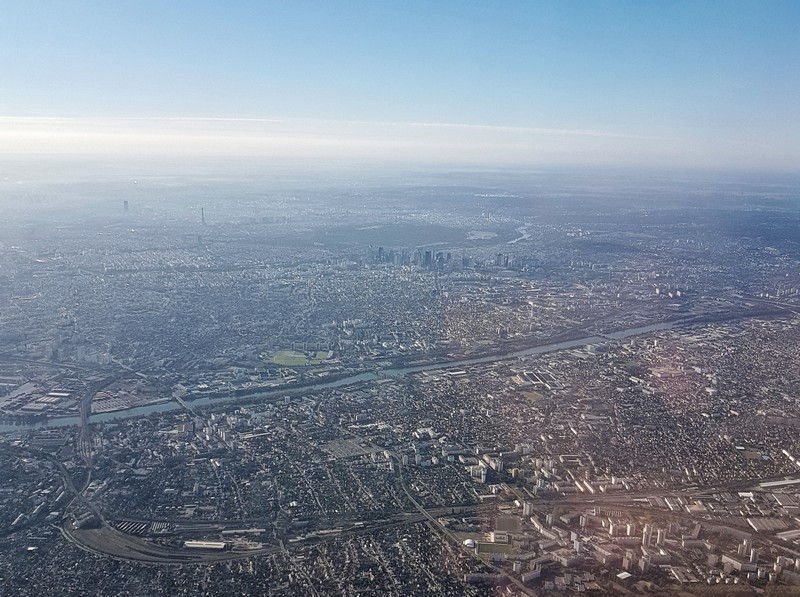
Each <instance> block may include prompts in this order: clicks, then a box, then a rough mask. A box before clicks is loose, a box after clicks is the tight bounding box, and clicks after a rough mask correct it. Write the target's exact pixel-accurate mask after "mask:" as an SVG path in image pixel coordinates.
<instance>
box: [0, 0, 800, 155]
mask: <svg viewBox="0 0 800 597" xmlns="http://www.w3.org/2000/svg"><path fill="white" fill-rule="evenodd" d="M0 81H1V82H0V86H1V88H2V90H3V91H2V93H0V153H15V152H21V153H25V152H30V153H37V152H67V153H80V152H100V153H103V152H117V151H119V152H126V151H127V152H133V153H137V152H152V151H159V150H161V151H174V152H177V153H181V152H187V151H188V152H189V153H191V152H192V151H201V152H213V151H215V149H214V148H215V147H216V148H217V151H223V150H224V151H226V152H229V151H241V152H242V153H245V154H250V153H252V154H256V155H258V154H260V153H263V154H264V155H269V156H280V155H284V154H285V155H287V156H290V157H291V156H310V157H325V156H328V155H342V156H343V157H351V158H358V157H364V156H369V155H373V156H377V157H379V158H380V157H383V158H386V159H412V158H413V157H414V156H419V157H420V159H423V160H428V159H435V158H436V157H437V156H438V157H439V158H440V159H442V160H443V161H452V162H458V161H466V162H481V161H486V162H519V163H525V162H531V163H538V162H558V163H563V162H573V163H611V164H621V165H624V164H628V163H630V164H636V163H644V164H647V165H659V164H663V165H697V166H713V167H720V166H722V167H724V166H730V167H750V168H756V169H757V168H769V167H774V168H778V169H781V168H786V169H792V168H793V167H794V169H796V168H797V167H798V166H797V164H800V148H799V147H798V146H799V145H800V141H798V139H800V109H798V105H800V2H796V1H785V2H777V1H775V2H771V1H761V2H757V1H753V2H737V1H735V0H727V1H719V2H711V1H699V0H696V1H693V2H670V1H666V0H664V1H659V2H646V1H644V0H641V1H637V2H622V1H616V2H615V1H606V2H599V1H598V2H592V1H589V0H586V1H581V2H567V1H559V2H535V1H533V0H531V1H528V2H500V1H498V2H490V1H485V2H470V1H458V2H445V1H440V2H413V1H404V2H344V1H336V2H302V1H285V2H274V3H273V2H264V1H262V2H235V1H232V2H219V1H217V2H200V1H191V2H190V1H188V0H187V1H183V2H180V1H171V2H164V1H163V0H162V1H154V2H148V1H135V2H134V1H126V0H115V1H113V2H86V1H80V0H74V1H72V2H68V1H66V0H64V1H47V2H37V1H36V0H25V1H20V2H5V1H2V0H0ZM43 118H46V119H47V120H42V119H43ZM163 119H173V120H163ZM174 119H180V120H174ZM192 119H194V120H192ZM206 119H261V120H260V121H256V122H250V123H249V124H248V121H245V120H206ZM267 120H269V121H272V120H274V121H280V122H277V123H269V122H266V121H267ZM442 125H447V126H442ZM237 140H244V141H243V143H237ZM237 148H238V149H237Z"/></svg>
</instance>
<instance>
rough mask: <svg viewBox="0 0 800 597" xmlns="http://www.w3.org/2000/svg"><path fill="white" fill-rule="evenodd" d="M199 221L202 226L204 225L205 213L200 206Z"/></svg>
mask: <svg viewBox="0 0 800 597" xmlns="http://www.w3.org/2000/svg"><path fill="white" fill-rule="evenodd" d="M200 222H201V223H202V224H203V226H205V225H206V213H205V211H203V208H202V207H201V208H200Z"/></svg>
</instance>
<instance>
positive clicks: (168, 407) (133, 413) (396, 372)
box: [0, 321, 684, 433]
mask: <svg viewBox="0 0 800 597" xmlns="http://www.w3.org/2000/svg"><path fill="white" fill-rule="evenodd" d="M681 323H684V322H682V321H671V322H664V323H655V324H650V325H645V326H639V327H633V328H628V329H625V330H619V331H616V332H612V333H609V334H607V335H604V336H586V337H583V338H576V339H574V340H566V341H564V342H554V343H552V344H542V345H541V346H534V347H532V348H525V349H523V350H515V351H512V352H507V353H504V354H500V355H490V356H484V357H475V358H471V359H458V360H452V361H441V362H437V363H428V364H425V365H415V366H410V367H400V368H388V369H380V370H378V371H368V372H365V373H357V374H354V375H350V376H348V377H343V378H341V379H337V380H336V381H328V382H320V383H317V384H311V385H305V386H302V387H296V388H293V387H291V386H287V387H285V388H278V389H275V390H269V391H266V392H260V393H258V394H251V395H249V396H229V397H221V398H200V399H198V400H192V401H191V402H188V404H189V405H190V406H192V407H203V406H209V405H213V406H217V405H220V404H226V403H229V402H230V403H233V402H237V403H253V402H258V401H259V400H269V399H274V398H279V397H281V396H289V395H292V394H300V393H302V394H307V393H308V394H310V393H312V392H314V391H316V390H324V389H327V388H339V387H342V386H349V385H353V384H357V383H361V382H364V381H374V380H377V379H381V378H386V377H394V378H399V377H404V376H406V375H410V374H412V373H419V372H421V371H435V370H440V369H454V368H459V367H468V366H470V365H479V364H481V363H494V362H496V361H506V360H510V359H516V358H519V357H525V356H531V355H537V354H544V353H547V352H556V351H559V350H568V349H571V348H578V347H582V346H588V345H589V344H604V343H606V342H611V341H616V340H624V339H625V338H630V337H632V336H640V335H642V334H649V333H651V332H657V331H661V330H667V329H670V328H673V327H675V326H676V325H680V324H681ZM180 408H182V406H181V405H180V404H178V403H177V402H174V401H168V402H159V403H156V404H148V405H146V406H138V407H135V408H129V409H127V410H121V411H115V412H106V413H98V414H93V415H90V417H89V422H90V423H102V422H105V421H113V420H115V419H131V418H138V417H146V416H147V415H151V414H153V413H159V412H168V411H173V410H177V409H180ZM69 425H80V417H78V416H77V415H76V416H74V417H55V418H52V419H48V420H47V421H42V422H38V423H20V424H18V425H9V424H7V423H0V433H9V432H13V431H24V430H28V429H45V428H50V427H66V426H69Z"/></svg>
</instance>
